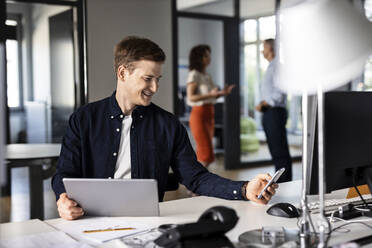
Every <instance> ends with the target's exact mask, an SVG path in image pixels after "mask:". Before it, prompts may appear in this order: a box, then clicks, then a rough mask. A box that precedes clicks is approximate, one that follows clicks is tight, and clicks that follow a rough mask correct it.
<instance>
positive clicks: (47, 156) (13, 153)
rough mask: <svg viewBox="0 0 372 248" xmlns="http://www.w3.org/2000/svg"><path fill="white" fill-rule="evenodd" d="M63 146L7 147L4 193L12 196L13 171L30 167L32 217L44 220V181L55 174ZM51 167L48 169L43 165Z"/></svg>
mask: <svg viewBox="0 0 372 248" xmlns="http://www.w3.org/2000/svg"><path fill="white" fill-rule="evenodd" d="M60 151H61V144H10V145H7V146H6V160H7V161H8V163H7V164H6V166H7V177H8V178H7V186H6V188H5V189H4V193H5V194H7V195H10V192H11V190H10V185H11V169H12V168H15V167H28V170H29V187H30V216H31V218H32V219H33V218H37V219H41V220H43V219H44V197H43V196H44V193H43V192H44V190H43V180H44V179H46V178H49V177H51V176H52V175H53V174H54V173H55V164H56V161H57V159H58V157H59V153H60ZM46 164H47V165H49V167H48V168H47V169H45V168H43V165H46Z"/></svg>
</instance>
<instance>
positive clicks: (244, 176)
mask: <svg viewBox="0 0 372 248" xmlns="http://www.w3.org/2000/svg"><path fill="white" fill-rule="evenodd" d="M293 149H294V150H295V151H296V152H298V151H297V150H298V148H296V147H295V146H294V147H292V146H291V153H292V150H293ZM252 156H253V155H252ZM254 156H255V158H256V159H257V158H258V159H260V157H262V156H265V157H267V156H269V155H268V149H267V147H266V145H264V144H262V145H261V148H260V151H258V152H257V154H255V155H254ZM208 169H209V170H210V171H211V172H213V173H215V174H218V175H220V176H222V177H226V178H229V179H232V180H250V179H251V178H253V177H254V176H255V175H256V174H258V173H267V172H268V173H270V174H273V173H274V166H273V165H264V166H258V165H254V164H252V165H251V166H250V167H249V168H244V169H236V170H225V169H224V157H223V155H217V156H216V161H215V162H213V163H212V164H211V165H210V166H209V168H208ZM301 173H302V168H301V164H300V162H297V163H294V164H293V178H294V180H298V179H301ZM50 181H51V180H50V179H48V180H45V181H44V204H45V205H44V206H45V218H46V219H51V218H57V217H58V212H57V209H56V203H55V196H54V193H53V191H52V189H51V183H50ZM186 197H190V195H189V193H188V191H187V190H186V188H185V187H184V186H182V185H181V186H180V187H179V189H178V190H177V191H170V192H167V193H166V194H165V197H164V200H165V201H169V200H174V199H181V198H186ZM0 208H1V209H0V210H1V211H0V223H4V222H10V221H12V222H15V221H24V220H28V219H29V218H30V215H29V191H28V171H27V169H26V168H14V169H12V197H11V198H10V197H0Z"/></svg>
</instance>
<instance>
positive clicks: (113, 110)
mask: <svg viewBox="0 0 372 248" xmlns="http://www.w3.org/2000/svg"><path fill="white" fill-rule="evenodd" d="M115 95H116V90H115V91H114V93H112V95H111V97H110V116H113V117H111V118H115V117H117V116H118V115H124V114H123V112H122V111H121V108H120V106H119V104H118V102H117V100H116V97H115ZM152 104H153V103H151V104H150V105H149V106H137V107H136V108H135V109H134V110H133V112H132V116H138V115H143V114H144V113H145V111H146V110H147V109H148V108H150V107H151V105H152Z"/></svg>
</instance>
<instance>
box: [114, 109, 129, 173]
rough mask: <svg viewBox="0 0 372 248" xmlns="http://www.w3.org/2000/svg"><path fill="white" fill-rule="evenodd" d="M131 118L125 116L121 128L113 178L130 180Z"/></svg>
mask: <svg viewBox="0 0 372 248" xmlns="http://www.w3.org/2000/svg"><path fill="white" fill-rule="evenodd" d="M131 125H132V116H131V115H130V116H125V117H124V119H123V121H122V126H121V138H120V146H119V154H118V160H117V161H116V166H115V174H114V178H131V160H130V127H131Z"/></svg>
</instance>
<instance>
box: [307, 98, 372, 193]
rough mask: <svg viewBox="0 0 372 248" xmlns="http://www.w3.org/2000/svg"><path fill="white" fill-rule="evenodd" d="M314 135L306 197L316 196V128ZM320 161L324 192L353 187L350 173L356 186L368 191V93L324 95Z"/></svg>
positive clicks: (371, 160)
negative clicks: (321, 163) (356, 175)
mask: <svg viewBox="0 0 372 248" xmlns="http://www.w3.org/2000/svg"><path fill="white" fill-rule="evenodd" d="M313 119H314V117H313ZM313 123H314V124H315V123H316V122H315V121H314V122H313ZM314 133H315V136H314V142H313V144H314V152H313V161H312V163H310V164H311V165H312V166H311V167H312V168H311V169H310V172H311V175H310V176H311V180H310V192H309V193H310V194H317V193H318V178H319V177H318V139H317V127H316V128H315V132H314ZM324 162H325V181H326V186H325V189H326V193H330V192H331V191H334V190H337V189H343V188H348V187H353V186H354V182H353V176H352V175H353V174H352V172H355V173H357V174H358V178H357V181H356V184H357V185H362V184H366V183H368V185H369V188H370V190H371V189H372V92H356V91H354V92H350V91H348V92H347V91H346V92H341V91H340V92H328V93H325V96H324Z"/></svg>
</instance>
